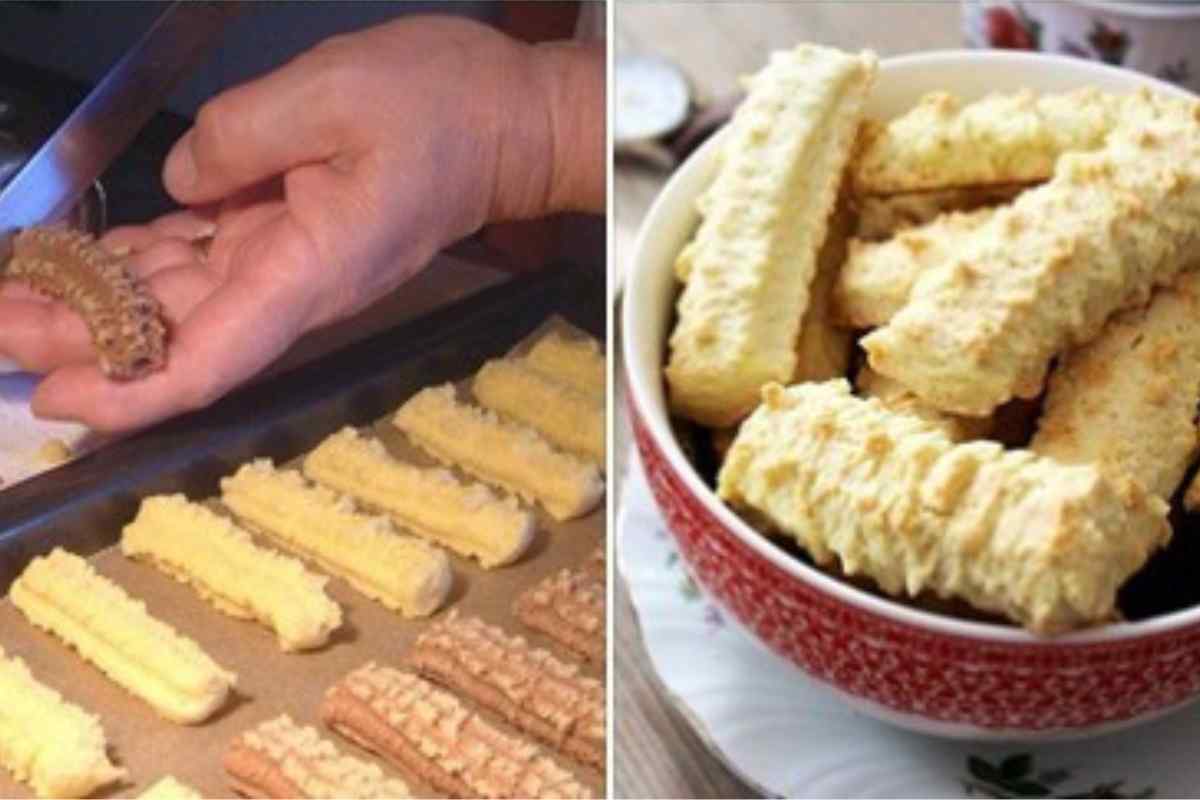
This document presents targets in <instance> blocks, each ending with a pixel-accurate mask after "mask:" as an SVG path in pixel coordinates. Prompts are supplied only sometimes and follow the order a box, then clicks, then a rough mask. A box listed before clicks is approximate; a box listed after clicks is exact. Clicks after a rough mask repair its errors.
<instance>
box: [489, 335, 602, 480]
mask: <svg viewBox="0 0 1200 800" xmlns="http://www.w3.org/2000/svg"><path fill="white" fill-rule="evenodd" d="M471 392H472V394H474V395H475V399H476V400H478V401H479V404H480V405H481V406H483V407H485V408H490V409H492V410H493V411H495V412H496V413H498V414H501V415H503V416H505V417H509V418H510V419H514V420H516V421H517V422H521V423H524V424H525V425H528V426H530V427H531V428H534V429H536V430H537V431H539V432H540V433H541V434H542V435H543V436H545V437H546V438H547V439H549V440H550V441H551V442H553V443H554V444H556V445H558V446H559V447H561V448H563V449H564V450H569V451H571V452H572V453H576V454H579V455H582V456H583V457H585V458H587V459H588V460H589V461H591V462H592V463H593V464H595V465H596V466H598V467H600V468H601V469H604V453H605V448H604V436H605V430H604V401H603V400H599V401H598V400H596V399H595V398H594V397H593V396H591V395H589V394H585V393H583V392H580V391H579V390H577V389H575V388H574V387H572V386H571V385H570V384H567V383H564V382H562V381H560V380H558V379H556V378H554V377H552V376H549V375H547V374H546V373H544V372H541V371H539V370H537V369H535V368H533V367H530V366H528V365H527V364H526V363H525V362H524V361H523V360H521V359H508V358H497V359H493V360H491V361H489V362H487V363H486V364H484V365H483V367H482V368H481V369H480V370H479V372H477V373H476V374H475V379H474V380H473V381H472V382H471Z"/></svg>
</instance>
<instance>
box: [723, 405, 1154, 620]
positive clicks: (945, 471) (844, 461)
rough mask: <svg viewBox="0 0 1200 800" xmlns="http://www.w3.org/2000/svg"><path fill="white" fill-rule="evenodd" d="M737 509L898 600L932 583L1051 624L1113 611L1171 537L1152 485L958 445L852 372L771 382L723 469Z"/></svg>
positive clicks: (990, 447)
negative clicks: (848, 378)
mask: <svg viewBox="0 0 1200 800" xmlns="http://www.w3.org/2000/svg"><path fill="white" fill-rule="evenodd" d="M718 493H719V495H720V497H721V498H722V499H723V500H724V501H725V502H727V503H729V504H730V505H731V506H733V507H735V508H738V509H747V510H750V511H752V512H753V513H754V514H755V515H756V516H758V517H759V518H760V519H765V520H767V521H769V522H770V523H771V524H772V525H773V526H774V527H776V528H777V529H778V530H779V531H781V532H783V533H785V534H787V535H788V536H791V537H794V538H795V539H796V541H797V542H798V543H799V544H800V545H801V546H803V547H804V549H805V550H806V551H807V552H808V553H809V554H810V555H811V556H812V557H813V559H814V560H815V561H816V562H817V563H818V564H830V563H833V562H834V561H835V560H836V561H837V563H838V564H839V565H840V567H841V568H842V570H844V572H845V573H846V574H847V575H863V576H866V577H869V578H871V579H873V580H874V581H875V582H876V583H877V584H878V585H879V587H880V588H881V589H882V590H883V591H885V592H887V593H888V594H893V595H899V594H902V593H907V594H908V595H910V596H915V595H917V594H918V593H920V592H922V591H931V592H934V593H936V594H938V595H941V596H946V597H957V598H961V599H963V600H966V601H967V602H968V603H970V604H972V605H973V606H975V607H976V608H979V609H982V610H984V611H990V612H996V613H1001V614H1004V615H1006V616H1008V617H1009V618H1011V619H1013V620H1015V621H1017V622H1019V623H1021V624H1022V625H1024V626H1025V627H1027V628H1029V629H1030V630H1032V631H1034V632H1036V633H1041V634H1054V633H1061V632H1064V631H1068V630H1071V629H1074V628H1080V627H1084V626H1087V625H1092V624H1096V623H1099V622H1104V621H1108V620H1110V619H1112V618H1113V616H1114V615H1115V613H1116V612H1115V603H1116V595H1117V590H1118V589H1119V588H1120V587H1121V585H1122V584H1123V583H1124V582H1125V580H1126V579H1127V578H1128V577H1129V576H1130V575H1132V574H1133V573H1134V572H1136V571H1137V570H1138V569H1140V568H1141V567H1142V565H1143V564H1144V563H1145V562H1146V560H1147V559H1148V558H1149V556H1150V555H1151V554H1152V553H1153V552H1154V551H1155V550H1157V549H1158V548H1159V547H1161V546H1162V545H1164V544H1165V543H1166V541H1167V540H1168V539H1169V538H1170V534H1171V528H1170V526H1169V525H1168V524H1167V521H1166V513H1167V506H1166V503H1164V502H1163V501H1162V500H1161V499H1160V498H1158V497H1156V496H1154V495H1150V494H1148V493H1146V492H1145V491H1144V490H1143V489H1142V488H1141V487H1140V486H1138V485H1137V483H1136V482H1134V481H1130V480H1128V479H1117V478H1112V477H1109V476H1106V475H1105V474H1104V473H1103V472H1102V471H1101V470H1099V469H1098V468H1097V467H1095V466H1091V465H1089V466H1069V465H1064V464H1059V463H1058V462H1056V461H1054V460H1052V459H1049V458H1044V457H1040V456H1037V455H1035V454H1033V453H1030V452H1029V451H1021V450H1013V451H1005V450H1004V448H1003V447H1001V446H1000V445H999V444H996V443H994V442H970V443H967V444H955V443H954V442H952V441H950V439H949V438H947V437H946V435H945V434H944V433H943V432H942V431H941V430H939V429H938V428H937V426H935V425H932V424H930V423H928V422H926V421H924V420H921V419H918V418H917V417H914V416H911V415H908V414H902V413H897V412H894V411H888V410H887V409H886V408H884V407H883V405H882V404H881V403H880V402H879V401H878V400H861V399H859V398H856V397H853V396H852V395H851V394H850V387H849V385H848V384H847V383H846V382H845V381H829V382H828V383H823V384H802V385H799V386H793V387H791V388H789V389H784V388H783V387H781V386H768V387H766V388H765V389H764V390H763V404H762V405H761V406H760V407H759V408H758V410H757V411H756V412H755V413H754V414H753V415H752V416H751V417H750V418H749V419H748V420H747V421H746V422H744V423H743V424H742V427H741V430H740V431H739V432H738V436H737V440H736V441H735V442H734V445H733V447H732V449H731V450H730V451H729V454H728V456H727V457H726V459H725V464H724V466H723V467H722V469H721V472H720V475H719V477H718Z"/></svg>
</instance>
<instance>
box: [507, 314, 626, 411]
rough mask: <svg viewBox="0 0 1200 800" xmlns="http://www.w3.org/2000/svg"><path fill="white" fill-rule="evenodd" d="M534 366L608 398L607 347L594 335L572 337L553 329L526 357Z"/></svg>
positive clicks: (525, 359) (599, 398) (602, 400)
mask: <svg viewBox="0 0 1200 800" xmlns="http://www.w3.org/2000/svg"><path fill="white" fill-rule="evenodd" d="M523 360H524V361H525V363H526V364H528V365H529V366H531V367H533V368H534V369H536V370H538V371H540V372H544V373H545V374H547V375H549V376H551V377H552V378H558V379H559V380H561V381H563V382H564V383H569V384H570V385H572V386H574V387H575V388H576V389H578V390H579V391H581V392H586V393H587V394H589V395H591V397H593V398H594V399H595V400H597V401H598V402H601V403H603V402H605V398H606V388H607V386H608V374H607V366H606V363H605V359H604V351H603V350H601V349H600V345H599V343H598V342H596V341H595V340H594V339H591V338H575V337H571V338H568V337H566V336H563V335H562V334H561V333H559V332H558V331H549V332H548V333H546V334H544V335H543V336H542V337H541V338H539V339H538V340H537V341H536V342H534V344H533V347H531V348H529V352H528V353H526V354H525V357H524V359H523Z"/></svg>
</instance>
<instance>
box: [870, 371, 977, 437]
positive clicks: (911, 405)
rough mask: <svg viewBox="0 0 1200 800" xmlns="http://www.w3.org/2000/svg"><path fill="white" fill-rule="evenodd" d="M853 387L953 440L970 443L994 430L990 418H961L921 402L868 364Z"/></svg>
mask: <svg viewBox="0 0 1200 800" xmlns="http://www.w3.org/2000/svg"><path fill="white" fill-rule="evenodd" d="M854 387H855V388H856V389H858V392H859V394H861V395H863V396H864V397H874V398H876V399H877V400H879V402H880V403H882V404H883V406H884V408H886V409H888V410H889V411H898V412H900V413H903V414H911V415H913V416H915V417H919V418H920V419H923V420H925V421H926V422H929V423H932V424H934V425H936V426H937V427H938V428H939V429H940V430H941V431H942V433H944V434H946V436H947V437H949V439H950V440H951V441H954V442H967V441H970V440H972V439H983V438H985V437H986V436H987V435H988V434H989V433H990V432H991V429H992V419H991V417H959V416H955V415H954V414H947V413H946V412H944V411H938V410H937V409H936V408H931V407H930V406H928V405H926V404H925V403H924V402H922V400H921V398H919V397H917V396H916V395H915V394H913V393H912V392H911V391H909V390H908V389H907V388H905V387H904V386H903V385H901V384H899V383H897V382H896V381H894V380H892V379H891V378H889V377H887V376H885V375H880V374H879V373H878V372H876V371H875V370H873V369H871V368H870V367H869V366H867V365H863V367H862V368H861V369H860V370H859V371H858V375H857V377H855V379H854Z"/></svg>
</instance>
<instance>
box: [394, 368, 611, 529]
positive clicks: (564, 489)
mask: <svg viewBox="0 0 1200 800" xmlns="http://www.w3.org/2000/svg"><path fill="white" fill-rule="evenodd" d="M392 422H393V423H394V424H395V425H396V427H397V428H399V429H400V430H401V431H403V432H404V434H405V435H406V436H407V437H408V438H409V439H410V440H411V441H412V442H413V444H415V445H417V447H420V448H421V449H422V450H424V451H425V452H427V453H429V454H430V455H431V456H433V457H434V458H436V459H438V460H439V461H442V462H443V463H446V464H452V465H454V466H457V467H458V468H459V469H462V470H463V471H464V472H467V473H469V474H471V475H474V476H475V477H477V478H479V479H480V480H482V481H486V482H488V483H491V484H494V485H496V486H499V487H501V488H503V489H506V490H508V491H510V492H513V493H514V494H517V495H520V496H521V497H522V498H524V499H525V500H526V501H528V502H537V503H539V504H540V505H541V506H542V507H543V508H545V509H546V511H547V512H549V513H550V515H551V516H552V517H554V518H555V519H557V520H567V519H574V518H576V517H582V516H583V515H585V514H587V513H589V512H590V511H592V510H593V509H594V508H596V506H597V505H599V504H600V501H601V500H602V499H603V498H604V478H603V477H602V475H601V474H600V470H598V469H597V468H596V466H595V465H594V464H590V463H588V462H585V461H583V460H581V459H579V458H576V457H575V456H573V455H571V454H570V453H564V452H563V451H561V450H558V449H556V448H554V447H553V446H551V444H550V443H549V442H547V441H546V439H545V438H543V437H542V435H541V434H540V433H538V432H537V431H536V430H534V429H532V428H530V427H527V426H525V425H520V424H517V423H514V422H509V421H507V420H502V419H500V418H499V417H497V416H496V415H495V414H494V413H492V412H491V411H488V410H486V409H481V408H477V407H475V406H472V405H469V404H467V403H463V402H461V401H460V400H458V398H457V394H456V392H455V389H454V386H453V385H452V384H445V385H443V386H437V387H430V388H427V389H422V390H421V391H419V392H417V393H416V394H415V395H413V396H412V397H411V398H409V399H408V401H407V402H406V403H405V404H404V405H402V406H401V407H400V409H399V410H398V411H397V412H396V414H395V416H394V417H393V418H392Z"/></svg>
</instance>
